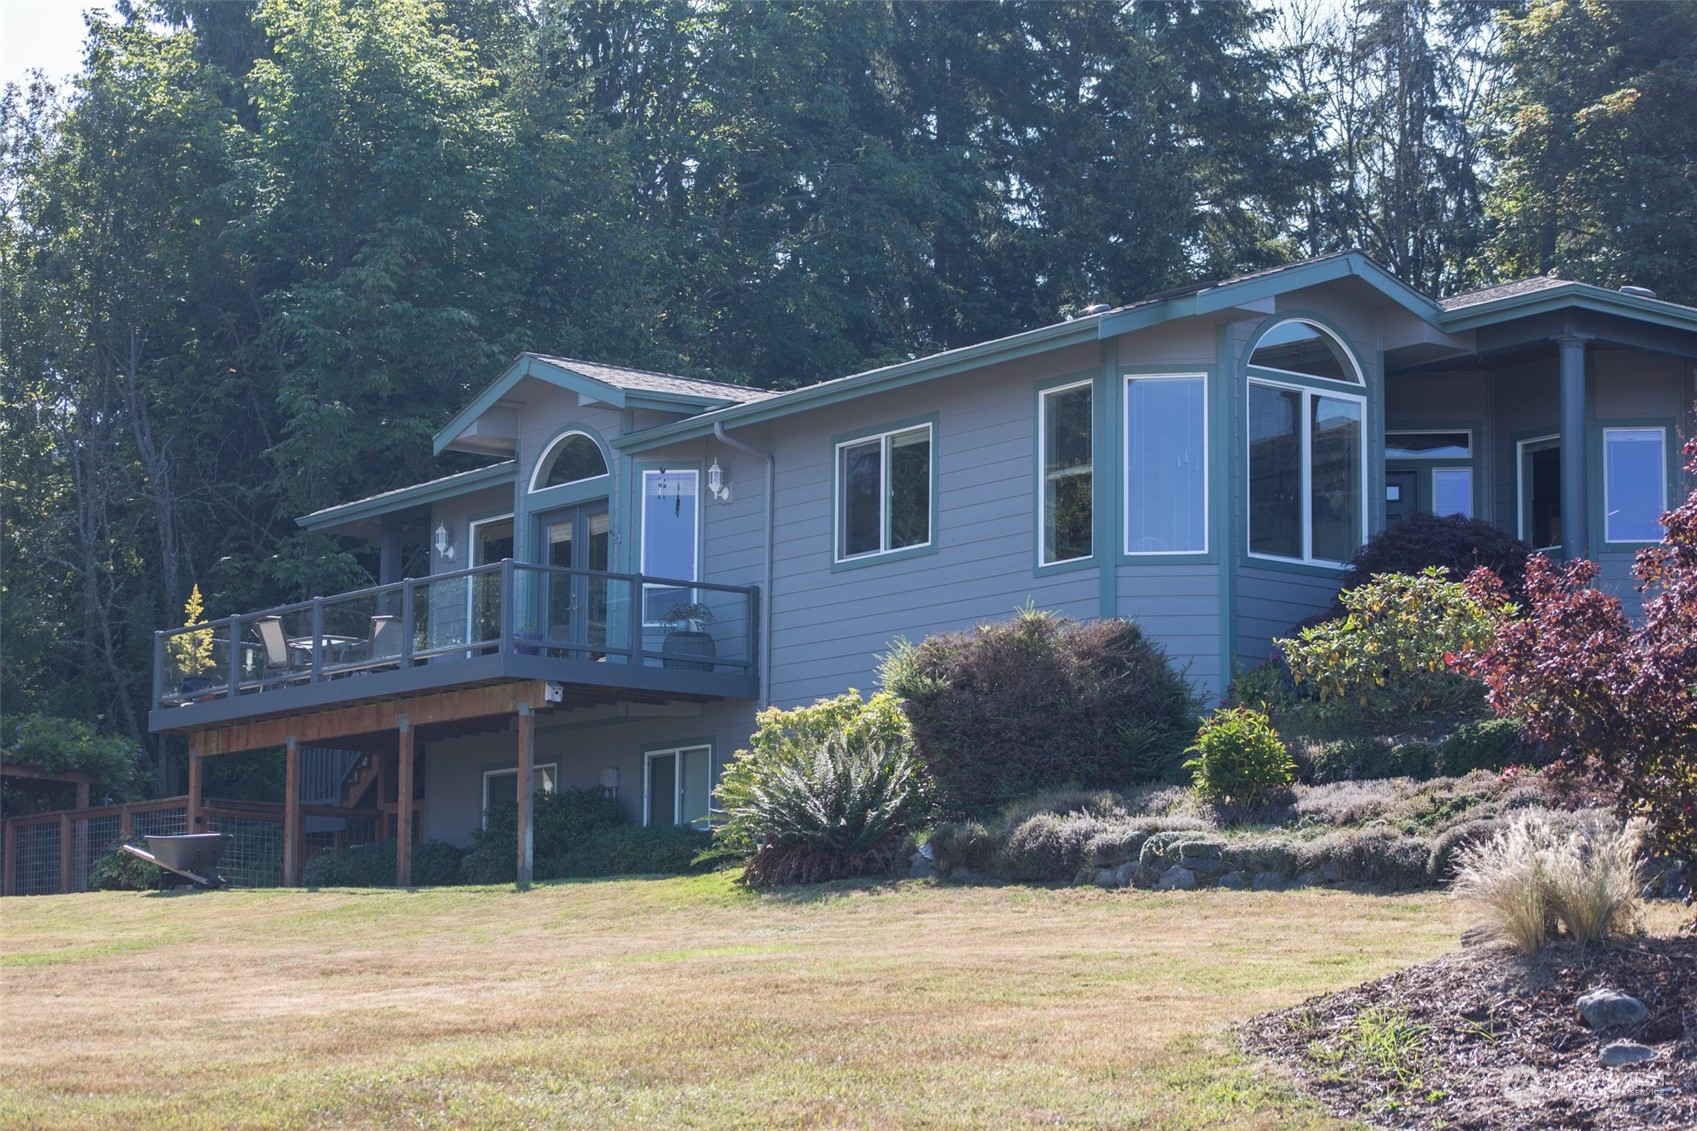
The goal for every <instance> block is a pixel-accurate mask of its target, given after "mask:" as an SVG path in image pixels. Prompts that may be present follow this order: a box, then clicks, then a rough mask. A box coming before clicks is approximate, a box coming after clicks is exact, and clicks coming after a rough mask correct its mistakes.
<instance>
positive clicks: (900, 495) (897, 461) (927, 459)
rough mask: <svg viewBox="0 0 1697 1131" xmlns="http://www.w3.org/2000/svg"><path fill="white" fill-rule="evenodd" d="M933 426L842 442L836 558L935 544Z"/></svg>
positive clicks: (839, 445) (838, 464) (842, 558)
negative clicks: (932, 470) (933, 527)
mask: <svg viewBox="0 0 1697 1131" xmlns="http://www.w3.org/2000/svg"><path fill="white" fill-rule="evenodd" d="M931 458H932V453H931V426H930V425H929V424H922V425H920V426H919V427H918V428H905V429H902V430H900V431H895V432H885V433H883V434H881V435H877V436H868V437H865V438H863V439H858V440H851V441H848V442H846V443H842V444H838V445H837V560H838V561H845V560H847V559H849V558H860V557H868V556H870V555H873V554H887V553H891V552H893V551H895V550H907V549H914V548H917V547H921V546H928V545H930V543H931Z"/></svg>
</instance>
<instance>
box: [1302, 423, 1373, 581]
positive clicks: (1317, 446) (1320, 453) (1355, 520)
mask: <svg viewBox="0 0 1697 1131" xmlns="http://www.w3.org/2000/svg"><path fill="white" fill-rule="evenodd" d="M1312 444H1313V451H1314V456H1313V461H1314V470H1313V472H1312V474H1313V492H1314V494H1313V502H1312V507H1313V515H1314V550H1313V556H1314V557H1315V558H1319V559H1321V560H1323V561H1331V562H1346V561H1348V560H1349V559H1350V558H1351V557H1352V556H1353V555H1354V554H1355V551H1356V550H1359V549H1360V548H1361V403H1360V402H1359V401H1346V400H1339V399H1337V398H1334V397H1315V398H1314V415H1313V440H1312Z"/></svg>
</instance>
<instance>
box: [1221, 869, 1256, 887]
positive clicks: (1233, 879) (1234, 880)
mask: <svg viewBox="0 0 1697 1131" xmlns="http://www.w3.org/2000/svg"><path fill="white" fill-rule="evenodd" d="M1219 884H1220V886H1221V887H1223V888H1230V889H1231V890H1232V891H1243V890H1244V889H1245V888H1247V887H1248V886H1249V873H1248V872H1244V871H1237V872H1227V873H1226V874H1225V875H1223V876H1221V877H1220V881H1219Z"/></svg>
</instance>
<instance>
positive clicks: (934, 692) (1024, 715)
mask: <svg viewBox="0 0 1697 1131" xmlns="http://www.w3.org/2000/svg"><path fill="white" fill-rule="evenodd" d="M880 677H881V679H882V682H883V686H884V687H885V689H887V690H889V691H891V692H894V693H895V694H896V695H899V696H901V697H902V698H903V699H904V700H905V710H906V712H907V716H908V718H909V719H910V720H911V722H912V724H913V740H914V746H915V748H916V749H917V750H918V751H919V754H920V756H921V757H922V758H924V759H925V762H926V764H927V765H928V766H930V767H931V770H932V772H933V773H934V774H935V775H936V778H937V783H938V785H939V787H940V788H941V790H942V791H943V794H944V796H945V797H946V798H947V799H948V800H949V801H950V802H951V803H952V804H954V805H956V806H959V807H961V808H963V809H965V810H966V811H968V812H974V813H982V812H987V811H990V810H992V809H994V808H995V807H996V806H999V805H1002V804H1004V803H1005V802H1007V801H1008V800H1009V799H1011V798H1014V797H1017V796H1019V795H1021V794H1024V793H1029V792H1030V791H1032V790H1034V789H1050V788H1055V787H1058V786H1061V785H1063V784H1067V783H1072V784H1074V785H1079V786H1083V787H1086V788H1099V787H1119V786H1123V785H1125V784H1127V783H1128V782H1130V781H1132V780H1135V779H1136V778H1137V777H1138V776H1139V775H1141V776H1143V777H1144V778H1146V779H1147V778H1149V777H1151V776H1157V775H1163V774H1170V773H1172V772H1173V770H1174V769H1175V767H1174V765H1173V762H1174V759H1175V756H1176V753H1177V752H1178V751H1180V750H1181V749H1182V748H1183V746H1184V741H1185V738H1186V737H1187V736H1188V735H1189V733H1190V732H1191V730H1192V729H1193V728H1194V726H1195V719H1194V702H1193V700H1192V696H1191V691H1190V686H1189V684H1188V683H1187V682H1186V681H1185V680H1184V679H1183V677H1182V676H1181V675H1180V674H1179V673H1177V672H1175V671H1174V670H1173V668H1172V667H1171V665H1170V664H1169V663H1168V662H1167V658H1166V655H1165V653H1163V652H1162V651H1161V649H1160V648H1159V647H1158V646H1156V645H1155V644H1154V643H1152V642H1151V641H1150V640H1149V639H1148V638H1147V637H1145V636H1144V635H1143V633H1142V632H1141V631H1140V630H1139V629H1138V628H1137V626H1136V625H1134V624H1131V623H1130V622H1127V621H1119V620H1106V621H1096V622H1093V623H1089V624H1078V623H1075V622H1073V621H1070V620H1068V619H1067V618H1065V617H1060V616H1055V615H1053V614H1050V613H1044V612H1039V611H1036V610H1034V609H1024V610H1021V611H1020V613H1019V615H1018V616H1016V617H1015V618H1014V619H1013V620H1011V621H1008V622H1005V623H1002V624H994V625H980V626H979V627H977V628H975V629H973V630H971V631H969V632H954V633H945V634H942V635H938V636H932V637H928V638H927V639H925V640H924V641H922V642H920V643H919V644H917V645H910V644H907V643H906V642H905V641H903V642H898V643H897V644H896V646H895V647H894V649H893V650H892V651H891V653H890V654H889V655H888V656H886V657H885V658H884V661H883V664H882V666H881V669H880Z"/></svg>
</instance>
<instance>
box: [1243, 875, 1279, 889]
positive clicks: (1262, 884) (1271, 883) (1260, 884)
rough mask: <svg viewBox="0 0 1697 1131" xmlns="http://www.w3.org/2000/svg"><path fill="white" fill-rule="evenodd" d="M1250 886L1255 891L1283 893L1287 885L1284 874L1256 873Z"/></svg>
mask: <svg viewBox="0 0 1697 1131" xmlns="http://www.w3.org/2000/svg"><path fill="white" fill-rule="evenodd" d="M1249 886H1250V888H1251V889H1253V890H1254V891H1283V890H1285V887H1286V886H1287V885H1286V884H1285V874H1284V873H1283V872H1256V873H1255V879H1254V880H1252V881H1251V882H1250V884H1249Z"/></svg>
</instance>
